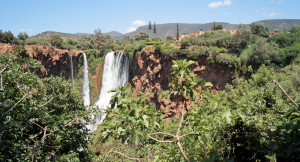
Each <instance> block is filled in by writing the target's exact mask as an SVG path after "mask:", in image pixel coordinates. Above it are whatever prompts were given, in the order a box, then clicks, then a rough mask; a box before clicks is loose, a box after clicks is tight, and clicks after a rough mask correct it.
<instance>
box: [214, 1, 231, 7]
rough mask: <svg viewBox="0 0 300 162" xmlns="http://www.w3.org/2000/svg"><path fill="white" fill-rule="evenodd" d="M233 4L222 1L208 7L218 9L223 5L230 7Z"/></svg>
mask: <svg viewBox="0 0 300 162" xmlns="http://www.w3.org/2000/svg"><path fill="white" fill-rule="evenodd" d="M231 3H232V1H231V0H225V1H224V2H222V1H219V2H213V3H210V4H208V7H209V8H217V7H219V6H221V5H223V6H230V5H231Z"/></svg>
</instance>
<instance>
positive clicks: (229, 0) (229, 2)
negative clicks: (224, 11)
mask: <svg viewBox="0 0 300 162" xmlns="http://www.w3.org/2000/svg"><path fill="white" fill-rule="evenodd" d="M231 3H232V1H231V0H225V1H224V2H223V5H227V6H230V5H231Z"/></svg>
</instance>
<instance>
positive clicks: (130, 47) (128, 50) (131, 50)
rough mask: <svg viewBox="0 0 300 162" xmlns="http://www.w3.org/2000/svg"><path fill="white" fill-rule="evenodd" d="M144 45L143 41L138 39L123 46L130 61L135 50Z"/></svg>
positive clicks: (139, 49) (140, 48)
mask: <svg viewBox="0 0 300 162" xmlns="http://www.w3.org/2000/svg"><path fill="white" fill-rule="evenodd" d="M145 47H146V45H145V44H144V42H143V41H138V42H135V43H133V44H132V45H127V46H125V53H126V54H128V56H129V59H130V61H132V59H133V56H134V54H135V53H136V52H137V51H141V50H142V49H143V48H145Z"/></svg>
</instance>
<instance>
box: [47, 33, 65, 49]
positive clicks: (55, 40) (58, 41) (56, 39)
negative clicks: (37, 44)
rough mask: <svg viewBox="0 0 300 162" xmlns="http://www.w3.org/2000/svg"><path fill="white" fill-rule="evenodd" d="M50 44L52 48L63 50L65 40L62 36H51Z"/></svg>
mask: <svg viewBox="0 0 300 162" xmlns="http://www.w3.org/2000/svg"><path fill="white" fill-rule="evenodd" d="M50 42H51V45H52V46H55V47H57V48H61V46H62V42H63V40H62V38H61V36H60V35H51V37H50Z"/></svg>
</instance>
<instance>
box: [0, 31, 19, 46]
mask: <svg viewBox="0 0 300 162" xmlns="http://www.w3.org/2000/svg"><path fill="white" fill-rule="evenodd" d="M0 42H1V43H14V44H18V39H17V38H16V37H15V36H14V35H13V33H12V32H11V31H8V32H4V33H2V30H0Z"/></svg>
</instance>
